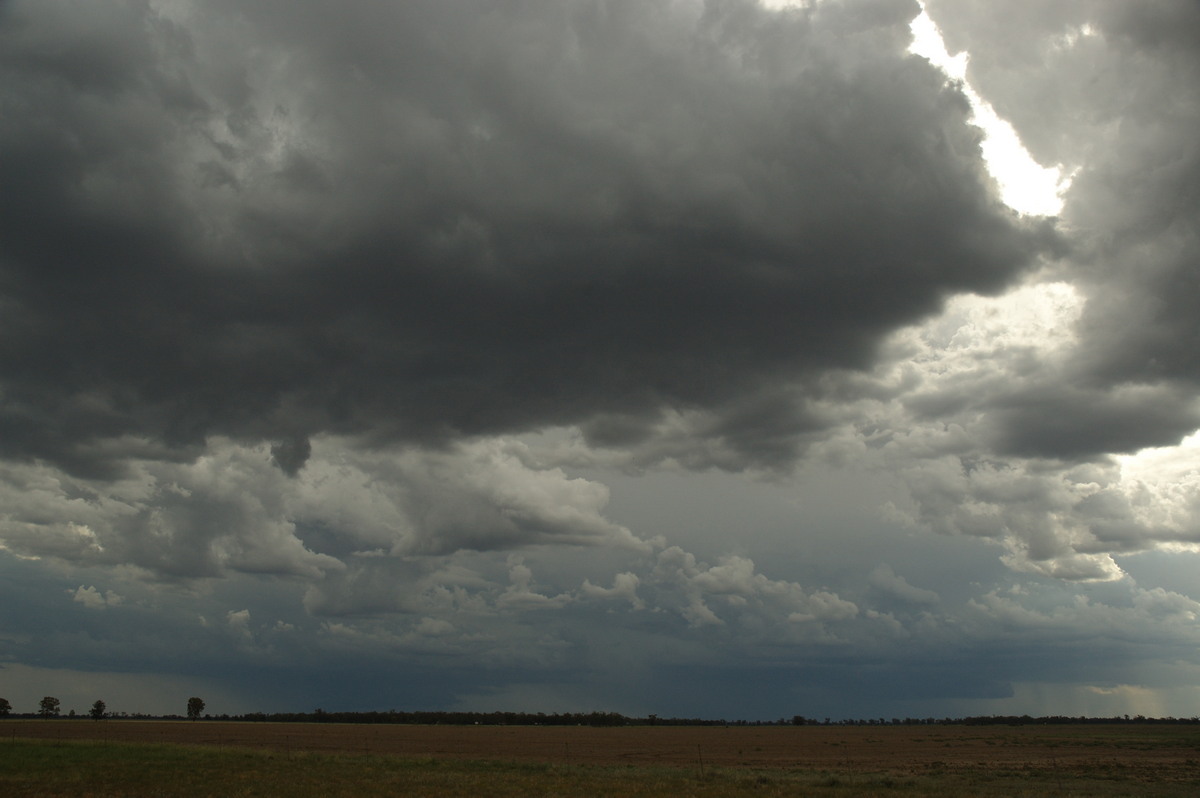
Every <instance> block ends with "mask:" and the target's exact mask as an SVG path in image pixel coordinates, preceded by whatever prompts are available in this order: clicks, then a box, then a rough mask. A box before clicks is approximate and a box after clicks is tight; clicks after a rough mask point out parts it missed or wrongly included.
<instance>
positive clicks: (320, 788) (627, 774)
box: [0, 739, 1200, 798]
mask: <svg viewBox="0 0 1200 798" xmlns="http://www.w3.org/2000/svg"><path fill="white" fill-rule="evenodd" d="M1198 787H1200V785H1198V784H1196V783H1154V782H1145V781H1141V780H1133V779H1127V778H1123V777H1122V776H1121V775H1120V774H1112V773H1108V774H1101V773H1097V774H1095V775H1094V776H1088V777H1086V778H1085V777H1083V776H1079V775H1076V776H1063V775H1061V774H1056V773H1054V772H1053V771H1048V770H1036V769H1027V768H1023V769H1019V770H1012V771H1008V772H1005V771H1002V770H986V771H984V770H979V771H965V772H964V771H955V772H945V773H940V774H939V773H934V774H930V775H926V776H920V777H915V776H914V777H900V776H894V775H888V774H882V773H876V774H872V773H847V772H831V771H785V770H769V771H756V770H741V769H730V770H723V769H718V770H713V769H706V770H705V771H704V772H703V773H701V772H700V771H699V770H698V769H697V768H693V769H680V768H654V767H640V766H639V767H634V766H629V767H601V766H571V765H561V764H559V765H548V764H516V763H504V762H476V761H458V760H438V759H406V758H402V757H396V756H373V755H365V754H363V755H346V754H340V755H330V754H310V753H285V752H269V751H261V750H249V749H231V748H211V747H209V748H205V747H190V746H176V745H147V744H117V743H109V744H105V743H99V742H47V741H34V740H21V739H16V740H11V741H0V795H3V796H13V797H14V798H15V797H16V796H68V795H69V796H81V797H85V796H156V797H157V796H161V797H163V798H168V797H169V796H210V795H211V796H230V797H231V798H232V797H234V796H354V798H369V797H370V796H385V795H386V796H395V795H405V796H469V798H485V797H486V796H558V797H560V798H567V797H568V796H647V798H649V796H655V798H659V797H660V796H664V795H670V796H676V795H690V796H706V797H707V796H710V797H711V798H726V797H730V798H732V797H733V796H785V795H786V796H796V795H802V796H844V797H845V798H849V797H850V796H868V797H869V796H913V797H920V796H935V795H936V796H945V795H956V796H981V797H983V798H986V797H988V796H1064V797H1065V796H1133V795H1136V796H1180V798H1182V797H1183V796H1192V795H1195V794H1197V792H1200V790H1198Z"/></svg>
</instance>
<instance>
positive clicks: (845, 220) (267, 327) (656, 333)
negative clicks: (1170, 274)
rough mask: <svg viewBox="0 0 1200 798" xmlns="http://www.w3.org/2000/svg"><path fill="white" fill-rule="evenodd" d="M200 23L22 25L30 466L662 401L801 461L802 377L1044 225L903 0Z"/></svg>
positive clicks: (15, 60)
mask: <svg viewBox="0 0 1200 798" xmlns="http://www.w3.org/2000/svg"><path fill="white" fill-rule="evenodd" d="M181 9H183V7H178V8H176V9H174V10H172V9H166V10H163V11H161V12H160V11H156V10H155V8H154V7H153V6H151V5H137V4H103V5H102V6H99V7H97V6H89V8H88V10H87V11H86V12H83V13H82V15H79V14H76V13H75V12H74V11H72V10H71V9H69V8H68V7H66V6H65V5H61V4H58V3H41V2H39V3H32V2H27V3H12V4H7V5H5V6H4V7H3V9H2V10H0V13H2V14H3V24H2V25H0V52H2V53H3V54H4V55H3V56H2V57H0V70H2V71H3V75H2V77H0V86H2V88H0V108H2V109H3V113H2V114H0V120H2V121H0V183H3V185H4V186H5V191H4V192H3V196H2V198H0V227H2V229H0V241H3V244H2V245H0V246H2V249H0V303H2V306H3V315H2V317H0V318H2V321H0V325H2V332H0V341H2V343H0V391H2V393H0V397H2V402H0V454H2V455H3V456H4V457H6V458H15V459H30V458H40V459H43V460H46V461H50V462H53V463H55V464H57V465H59V466H61V467H63V468H65V469H68V470H70V471H72V472H74V473H76V474H79V475H83V476H100V477H107V476H113V475H115V474H117V473H119V467H120V464H121V462H122V461H123V460H124V459H126V458H128V457H131V456H139V457H146V456H155V457H168V456H171V457H189V456H193V455H194V454H195V453H196V447H198V446H202V445H203V441H204V440H205V439H206V437H207V436H210V435H213V434H226V435H231V436H234V437H238V438H243V439H249V440H258V439H266V440H268V441H272V442H274V444H275V447H276V448H275V449H273V450H272V452H273V456H274V459H275V461H276V462H277V464H278V465H279V466H280V467H281V468H282V469H284V470H285V471H286V472H288V473H292V474H294V473H295V472H296V471H297V470H298V469H299V468H301V467H302V466H303V464H304V462H305V459H306V458H305V453H306V452H305V450H304V449H305V447H304V444H303V441H304V440H305V439H306V438H307V436H309V435H311V434H315V433H318V432H321V431H327V432H336V433H341V434H354V435H359V436H362V437H361V438H360V439H361V440H362V441H364V442H365V443H370V442H371V441H373V440H377V441H382V440H412V441H421V442H426V443H437V442H443V441H446V440H448V439H451V438H453V437H457V436H460V435H470V434H482V433H494V432H503V431H517V430H527V429H533V428H537V427H539V426H544V425H552V424H564V423H584V422H588V421H589V420H592V419H594V420H595V421H594V422H593V424H592V425H591V426H590V427H589V428H588V429H589V430H590V434H592V435H594V436H596V439H597V440H598V441H600V442H607V441H610V440H614V438H613V436H614V435H615V436H616V437H617V438H620V439H621V440H628V441H629V442H631V443H636V442H637V441H639V440H642V439H644V438H645V437H646V436H647V435H648V434H650V433H649V432H648V430H649V428H650V427H652V426H653V424H654V422H655V420H656V419H658V418H659V417H660V414H661V413H662V412H663V411H664V410H665V409H668V408H670V409H673V410H689V409H693V410H695V409H698V410H702V411H705V412H706V413H709V414H710V415H711V416H712V420H710V422H708V429H710V430H711V434H712V435H716V436H720V437H722V438H723V439H725V440H727V441H728V442H729V443H728V445H729V447H730V448H731V449H732V450H734V451H736V452H737V453H738V457H739V458H741V460H742V461H743V462H750V463H753V462H778V461H780V460H784V461H786V460H787V459H788V458H789V457H790V456H792V454H793V453H794V451H795V449H796V447H797V446H799V445H800V444H799V441H800V440H801V439H802V437H803V435H802V433H803V432H804V430H805V429H808V428H810V427H811V426H813V425H819V422H818V421H816V420H814V419H812V418H811V417H809V416H808V415H806V412H805V409H804V406H803V405H804V403H803V402H802V401H800V400H799V399H795V400H783V399H780V397H781V396H783V395H784V394H783V393H781V392H780V385H781V384H786V383H790V382H794V381H797V380H801V379H803V378H805V377H806V376H808V375H811V374H813V373H814V372H815V370H820V369H824V368H827V367H859V366H865V365H868V364H869V363H870V361H871V360H872V357H873V353H874V347H875V345H876V344H877V342H878V341H879V340H880V338H881V337H882V336H883V335H885V334H886V333H888V332H889V331H891V330H892V329H894V328H896V327H897V326H899V325H902V324H904V323H907V322H911V321H913V320H915V319H917V318H918V317H920V316H922V315H924V314H928V313H931V312H933V311H935V310H936V309H937V308H938V307H939V304H940V302H941V300H942V299H943V298H944V297H945V296H947V295H948V294H949V293H951V292H956V291H985V292H986V291H995V290H999V289H1000V288H1002V287H1003V286H1004V285H1006V284H1007V283H1008V282H1009V281H1010V280H1011V279H1013V278H1014V276H1015V275H1017V274H1018V273H1019V272H1020V271H1021V270H1022V269H1024V268H1025V267H1026V266H1027V265H1028V263H1029V262H1030V260H1031V259H1032V258H1033V257H1034V256H1035V254H1036V253H1037V252H1038V251H1039V249H1040V248H1042V247H1044V246H1045V245H1046V243H1047V238H1048V236H1049V233H1048V232H1047V230H1046V229H1045V228H1044V227H1042V226H1039V225H1035V224H1027V223H1023V222H1019V221H1018V220H1017V219H1016V218H1015V217H1014V216H1013V215H1012V214H1011V213H1010V212H1009V211H1008V210H1007V209H1005V208H1004V207H1003V206H1002V205H1000V204H999V202H998V201H997V199H996V197H995V194H994V191H993V188H992V187H991V185H990V184H989V182H988V179H987V177H986V175H985V172H984V170H983V165H982V161H981V160H980V155H979V149H978V132H977V131H976V130H975V129H974V128H972V127H970V126H968V125H967V124H966V119H967V117H968V116H969V108H968V107H967V104H966V102H965V100H964V98H963V97H962V96H961V95H960V94H959V93H958V92H957V91H956V90H955V89H954V88H953V87H951V86H946V85H944V80H943V77H942V76H941V75H940V74H939V73H938V72H936V71H935V70H934V69H932V68H931V67H930V66H929V65H928V64H927V63H926V62H925V61H923V60H922V59H920V58H917V57H915V56H911V55H907V54H906V53H905V47H906V46H907V43H908V31H907V20H908V19H909V18H911V16H913V15H915V14H916V12H917V8H916V6H915V4H912V3H909V2H903V1H902V0H897V2H870V3H867V2H851V3H844V4H833V3H828V4H824V5H821V6H820V7H818V8H816V9H815V10H811V11H803V12H794V13H790V14H788V15H783V16H781V15H778V14H771V13H769V12H766V11H764V10H762V9H760V8H758V7H757V5H755V4H753V3H748V2H711V3H707V4H703V5H702V4H698V3H697V4H691V3H665V2H655V3H637V4H593V3H584V2H570V3H517V2H512V3H501V4H486V5H481V4H476V3H441V2H439V3H431V2H426V3H420V2H418V3H395V4H382V3H369V4H356V5H354V6H350V7H346V6H344V5H342V4H327V3H321V2H299V3H297V2H289V3H286V4H280V3H255V4H252V5H250V6H246V5H244V4H225V5H224V6H222V7H221V8H220V9H219V10H218V9H212V8H207V7H206V8H205V9H204V14H203V16H202V17H201V16H195V17H190V16H187V12H186V10H181ZM761 407H766V408H768V410H769V413H768V414H767V416H765V417H766V418H770V419H774V421H772V422H771V423H772V424H775V423H777V424H778V426H779V427H780V429H782V430H783V431H784V432H785V433H786V434H785V435H784V436H775V435H773V434H772V432H771V430H765V431H764V430H763V429H762V426H763V424H764V421H763V418H764V416H763V415H762V414H761V413H759V412H758V410H757V409H756V408H761ZM611 418H621V419H625V420H624V421H623V422H622V423H621V424H620V425H618V426H613V424H611V423H608V422H605V421H603V419H611ZM781 440H782V441H783V443H781ZM781 446H782V451H781ZM168 452H170V454H168Z"/></svg>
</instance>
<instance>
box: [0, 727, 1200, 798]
mask: <svg viewBox="0 0 1200 798" xmlns="http://www.w3.org/2000/svg"><path fill="white" fill-rule="evenodd" d="M30 740H37V741H41V742H40V743H38V745H41V747H42V749H43V750H45V749H46V746H45V743H50V744H52V746H57V747H58V749H59V750H60V751H61V750H64V749H69V748H73V747H75V745H76V744H80V745H82V743H79V741H86V740H91V741H98V742H99V743H100V744H101V745H102V746H107V747H109V749H110V750H111V751H114V752H115V751H117V750H126V749H128V748H129V745H131V744H154V745H158V747H159V748H162V747H163V746H162V745H161V744H171V745H172V746H188V747H192V748H193V750H194V749H195V748H196V747H199V748H202V749H205V750H208V751H215V752H221V751H224V752H226V753H229V752H237V751H243V752H247V751H248V750H251V749H259V750H260V753H261V755H262V761H263V762H265V761H267V758H268V757H269V758H271V759H273V760H280V761H284V762H286V761H288V760H289V759H294V758H296V757H300V756H305V757H308V759H309V761H313V758H314V757H315V758H317V759H320V757H322V756H328V757H337V758H338V759H339V761H345V760H346V758H347V756H349V757H351V758H353V757H360V758H364V759H371V760H373V761H378V760H380V759H381V758H382V759H387V760H396V761H410V762H412V761H419V762H424V763H426V764H429V763H438V762H441V763H444V765H448V766H450V767H455V766H457V765H462V764H465V763H467V762H470V763H472V767H476V768H477V767H479V766H481V765H482V766H484V767H496V768H499V769H503V768H505V767H510V768H511V767H513V766H517V767H522V766H532V767H535V768H541V770H538V771H536V772H540V773H551V772H553V773H555V774H558V776H557V777H561V776H562V775H563V774H564V773H576V774H578V773H587V772H594V773H599V772H601V771H604V772H609V773H611V772H614V771H618V772H625V773H630V774H632V773H635V772H636V773H652V772H653V773H660V774H661V773H664V772H675V773H676V774H678V776H679V777H680V778H685V777H686V778H689V779H693V780H698V781H697V784H703V783H705V782H704V781H703V780H704V779H705V778H709V779H711V778H712V777H713V776H714V775H717V774H726V775H727V776H728V777H729V778H733V779H734V780H735V781H736V780H737V779H745V778H747V777H749V776H750V775H751V774H755V777H756V778H757V779H758V780H759V781H758V782H756V783H758V784H759V785H760V787H759V789H761V787H762V785H767V784H775V783H777V782H778V783H779V784H785V783H789V782H788V781H787V780H788V779H793V780H794V779H796V778H801V777H803V778H804V779H807V780H808V781H807V782H805V783H806V784H808V785H809V786H810V787H812V789H813V790H816V789H817V788H818V787H820V786H821V785H824V788H825V789H829V790H833V789H840V788H841V787H844V786H846V785H849V784H854V783H860V786H862V785H863V784H867V783H868V782H869V783H871V784H884V785H887V788H888V789H890V790H892V791H893V793H894V791H895V790H896V789H897V788H898V787H903V786H905V785H907V786H908V787H909V788H910V789H909V794H914V793H913V791H914V790H915V791H916V794H926V788H927V792H928V794H936V792H937V791H938V789H939V787H938V785H939V784H940V785H941V786H942V787H947V786H949V785H950V784H954V785H956V786H957V787H959V788H962V787H963V786H964V785H972V786H971V790H972V791H973V793H972V794H981V795H983V794H987V795H990V794H1010V795H1011V794H1059V795H1188V794H1195V791H1196V790H1197V789H1198V788H1200V726H1195V725H1165V724H1164V725H1149V724H1147V725H1137V724H1129V725H1082V724H1081V725H1026V726H801V727H791V726H729V727H720V726H716V727H688V726H653V727H650V726H637V727H620V728H592V727H586V726H567V727H561V726H559V727H555V726H408V725H357V724H316V723H313V724H300V723H298V724H288V723H245V722H240V723H233V722H215V721H198V722H187V721H138V720H106V721H98V722H97V721H92V720H65V719H63V720H7V721H4V722H2V723H0V752H3V749H5V748H10V749H16V748H19V747H20V746H22V745H29V742H28V741H30ZM168 747H170V746H168ZM239 761H244V757H243V760H239ZM456 763H457V765H456ZM487 763H492V764H491V765H488V764H487ZM497 772H500V771H499V770H498V771H497ZM780 779H782V780H783V781H779V780H780ZM813 779H819V781H816V782H814V781H813ZM856 779H857V780H859V782H855V780H856ZM862 779H867V780H868V782H862V781H861V780H862ZM921 785H924V786H921ZM980 785H988V789H982V788H981V787H980ZM1018 785H1019V786H1020V787H1021V789H1020V790H1018V789H1016V788H1015V787H1016V786H1018ZM343 786H345V785H343ZM526 786H527V787H528V785H526ZM793 786H795V785H794V784H793ZM3 787H4V785H3V784H2V783H0V788H3ZM560 788H561V785H560ZM587 789H588V788H584V789H583V791H582V792H577V793H571V792H570V791H568V792H567V793H561V794H587ZM781 789H782V787H781ZM806 789H807V787H806ZM702 792H704V791H702ZM810 792H811V790H810ZM855 792H856V794H866V791H865V790H857V791H855ZM901 792H903V790H901ZM11 794H58V793H56V792H54V791H53V790H48V791H46V792H42V793H37V792H24V793H22V792H20V791H17V792H13V793H11ZM94 794H111V793H104V792H102V791H101V792H97V793H94ZM163 794H167V793H163ZM169 794H192V793H188V792H186V791H183V792H177V793H169ZM259 794H282V793H270V792H268V793H259ZM427 794H451V793H450V792H443V793H439V792H437V790H433V791H431V792H429V793H427ZM605 794H637V793H636V792H629V791H628V790H624V789H621V790H617V789H613V790H611V791H605ZM714 794H740V793H714ZM767 794H770V793H769V792H768V793H767ZM781 794H782V793H781ZM814 794H823V793H822V792H820V791H819V790H817V791H816V792H815V793H814ZM831 794H832V793H831ZM842 794H846V793H845V792H843V793H842Z"/></svg>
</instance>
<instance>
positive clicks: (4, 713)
mask: <svg viewBox="0 0 1200 798" xmlns="http://www.w3.org/2000/svg"><path fill="white" fill-rule="evenodd" d="M11 712H12V704H10V703H8V699H7V698H0V718H6V717H8V715H9V713H11Z"/></svg>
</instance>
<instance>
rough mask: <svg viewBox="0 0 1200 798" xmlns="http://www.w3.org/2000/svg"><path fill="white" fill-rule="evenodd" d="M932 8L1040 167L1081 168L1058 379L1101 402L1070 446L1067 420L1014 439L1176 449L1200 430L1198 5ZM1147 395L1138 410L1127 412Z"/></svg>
mask: <svg viewBox="0 0 1200 798" xmlns="http://www.w3.org/2000/svg"><path fill="white" fill-rule="evenodd" d="M928 5H929V7H930V12H931V14H932V15H933V17H934V18H935V20H937V21H938V22H939V23H940V24H941V25H942V27H943V30H944V31H945V32H946V35H947V38H948V40H949V43H950V47H951V49H955V48H958V47H966V48H969V49H970V52H971V61H970V65H969V74H968V78H969V79H970V80H972V81H973V82H975V84H976V85H977V86H978V87H979V89H980V91H981V92H982V93H983V94H984V95H985V96H987V97H988V98H989V99H990V100H991V101H992V102H993V104H994V105H995V106H996V107H997V110H998V111H999V112H1000V113H1001V114H1002V115H1004V116H1006V117H1007V118H1009V119H1011V120H1012V121H1013V124H1014V125H1015V127H1016V128H1017V130H1018V132H1019V133H1020V134H1021V136H1022V138H1023V140H1024V141H1026V142H1027V143H1028V145H1029V146H1030V148H1031V150H1032V151H1033V153H1034V154H1035V155H1036V156H1038V157H1039V158H1041V160H1042V161H1043V162H1044V163H1051V164H1053V163H1056V162H1058V163H1062V164H1064V166H1065V167H1066V168H1067V169H1068V170H1072V169H1077V170H1078V173H1077V174H1076V175H1075V177H1074V180H1073V183H1072V185H1071V188H1070V190H1069V192H1068V193H1067V195H1066V204H1065V207H1064V209H1063V213H1062V221H1063V229H1064V230H1065V231H1067V232H1068V238H1069V240H1070V242H1071V244H1070V245H1071V255H1070V257H1068V258H1066V259H1064V261H1063V263H1062V264H1061V265H1062V267H1063V269H1064V272H1063V274H1065V275H1066V276H1067V277H1068V279H1070V280H1072V281H1073V282H1074V283H1075V284H1076V286H1077V287H1078V288H1079V289H1080V290H1081V291H1082V292H1083V293H1084V295H1085V296H1086V298H1087V303H1086V305H1085V307H1084V309H1083V313H1082V316H1081V318H1080V320H1079V323H1078V335H1079V344H1078V346H1077V348H1076V351H1075V353H1074V355H1073V358H1072V363H1071V367H1070V369H1069V370H1066V371H1064V372H1063V373H1062V374H1061V375H1060V379H1061V380H1063V381H1065V382H1067V383H1069V384H1071V385H1072V386H1075V387H1077V388H1079V389H1083V390H1087V391H1092V392H1094V393H1093V395H1092V396H1091V397H1090V398H1088V400H1087V401H1086V402H1084V403H1082V404H1081V406H1080V413H1078V414H1075V415H1074V416H1073V417H1071V418H1064V419H1063V422H1064V423H1063V427H1064V429H1063V431H1062V432H1061V433H1060V434H1054V432H1053V431H1052V430H1050V429H1049V427H1050V426H1051V423H1050V422H1049V421H1048V419H1049V418H1050V417H1051V415H1053V414H1058V410H1057V409H1051V408H1049V407H1046V408H1045V409H1046V410H1049V411H1050V412H1049V413H1046V414H1045V415H1042V416H1041V418H1038V416H1039V415H1040V413H1039V412H1038V411H1033V412H1030V413H1024V412H1020V413H1018V414H1017V417H1016V418H1014V419H1013V423H1012V425H1011V426H1012V428H1013V434H1014V435H1015V436H1020V435H1022V434H1023V433H1022V430H1025V431H1029V432H1028V435H1026V440H1024V441H1021V442H1020V443H1019V444H1018V445H1020V446H1025V447H1028V446H1029V445H1030V444H1033V445H1034V446H1038V448H1039V449H1040V450H1041V451H1042V452H1043V453H1047V454H1054V453H1058V454H1061V455H1062V456H1066V457H1074V456H1081V455H1082V456H1089V455H1093V454H1095V453H1096V451H1092V452H1086V451H1081V450H1080V449H1079V447H1080V443H1081V440H1082V437H1081V435H1080V434H1077V433H1084V432H1085V431H1086V433H1087V434H1090V435H1092V436H1093V437H1094V439H1095V441H1096V443H1095V444H1094V446H1095V447H1096V450H1097V451H1099V450H1101V449H1102V448H1103V447H1112V450H1120V451H1128V450H1130V449H1137V448H1140V447H1144V446H1155V445H1162V444H1164V443H1166V442H1169V441H1170V439H1171V438H1174V439H1175V440H1176V441H1177V440H1178V438H1179V437H1182V435H1183V434H1185V433H1186V432H1189V431H1191V430H1193V429H1195V428H1196V426H1197V420H1196V415H1195V414H1196V410H1195V407H1194V406H1192V407H1188V406H1187V403H1188V401H1189V398H1190V397H1191V396H1194V394H1195V389H1196V386H1197V384H1198V383H1200V360H1198V359H1197V354H1196V353H1197V351H1200V346H1198V344H1200V322H1198V321H1197V315H1196V313H1195V312H1194V310H1195V309H1194V304H1195V303H1194V298H1195V296H1197V291H1198V290H1200V288H1198V285H1197V270H1196V263H1197V262H1198V258H1200V226H1198V222H1197V219H1198V218H1200V215H1198V213H1197V211H1198V209H1200V198H1198V196H1197V194H1196V190H1195V186H1196V185H1197V180H1198V178H1200V146H1198V145H1197V143H1196V137H1195V135H1194V131H1195V130H1196V127H1197V125H1200V103H1198V102H1197V101H1196V94H1195V91H1194V88H1193V87H1194V86H1195V85H1196V83H1197V81H1198V80H1200V57H1198V56H1197V52H1198V51H1197V49H1196V47H1195V42H1196V37H1195V32H1196V30H1197V20H1198V15H1197V10H1196V6H1195V4H1194V3H1191V2H1187V0H1156V1H1155V2H1148V3H1136V4H1135V3H1123V2H1117V1H1116V0H1080V1H1079V2H1065V3H1054V4H1045V3H1036V2H1023V3H1020V4H1018V5H1017V6H1013V5H1012V4H1008V5H1006V6H1004V7H1003V9H1001V8H1000V7H999V6H995V5H991V4H986V3H944V2H938V0H933V2H931V3H929V4H928ZM1017 8H1019V10H1015V9H1017ZM1035 72H1036V73H1039V74H1053V75H1054V79H1053V80H1034V79H1033V78H1032V75H1033V74H1034V73H1035ZM1139 392H1140V394H1141V397H1142V399H1141V401H1140V403H1136V404H1140V407H1135V406H1133V405H1134V404H1135V403H1133V402H1129V401H1127V400H1129V399H1130V398H1131V396H1132V395H1133V394H1135V393H1139ZM1106 393H1108V394H1109V395H1105V394H1106ZM1030 409H1031V410H1032V408H1030ZM1139 425H1140V426H1141V430H1142V431H1141V432H1140V433H1139V432H1138V431H1137V427H1138V426H1139ZM1035 430H1040V432H1037V431H1035ZM1038 436H1040V437H1042V438H1043V439H1045V444H1044V445H1039V444H1036V443H1035V442H1034V440H1033V438H1034V437H1038ZM1014 440H1015V438H1014Z"/></svg>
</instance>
